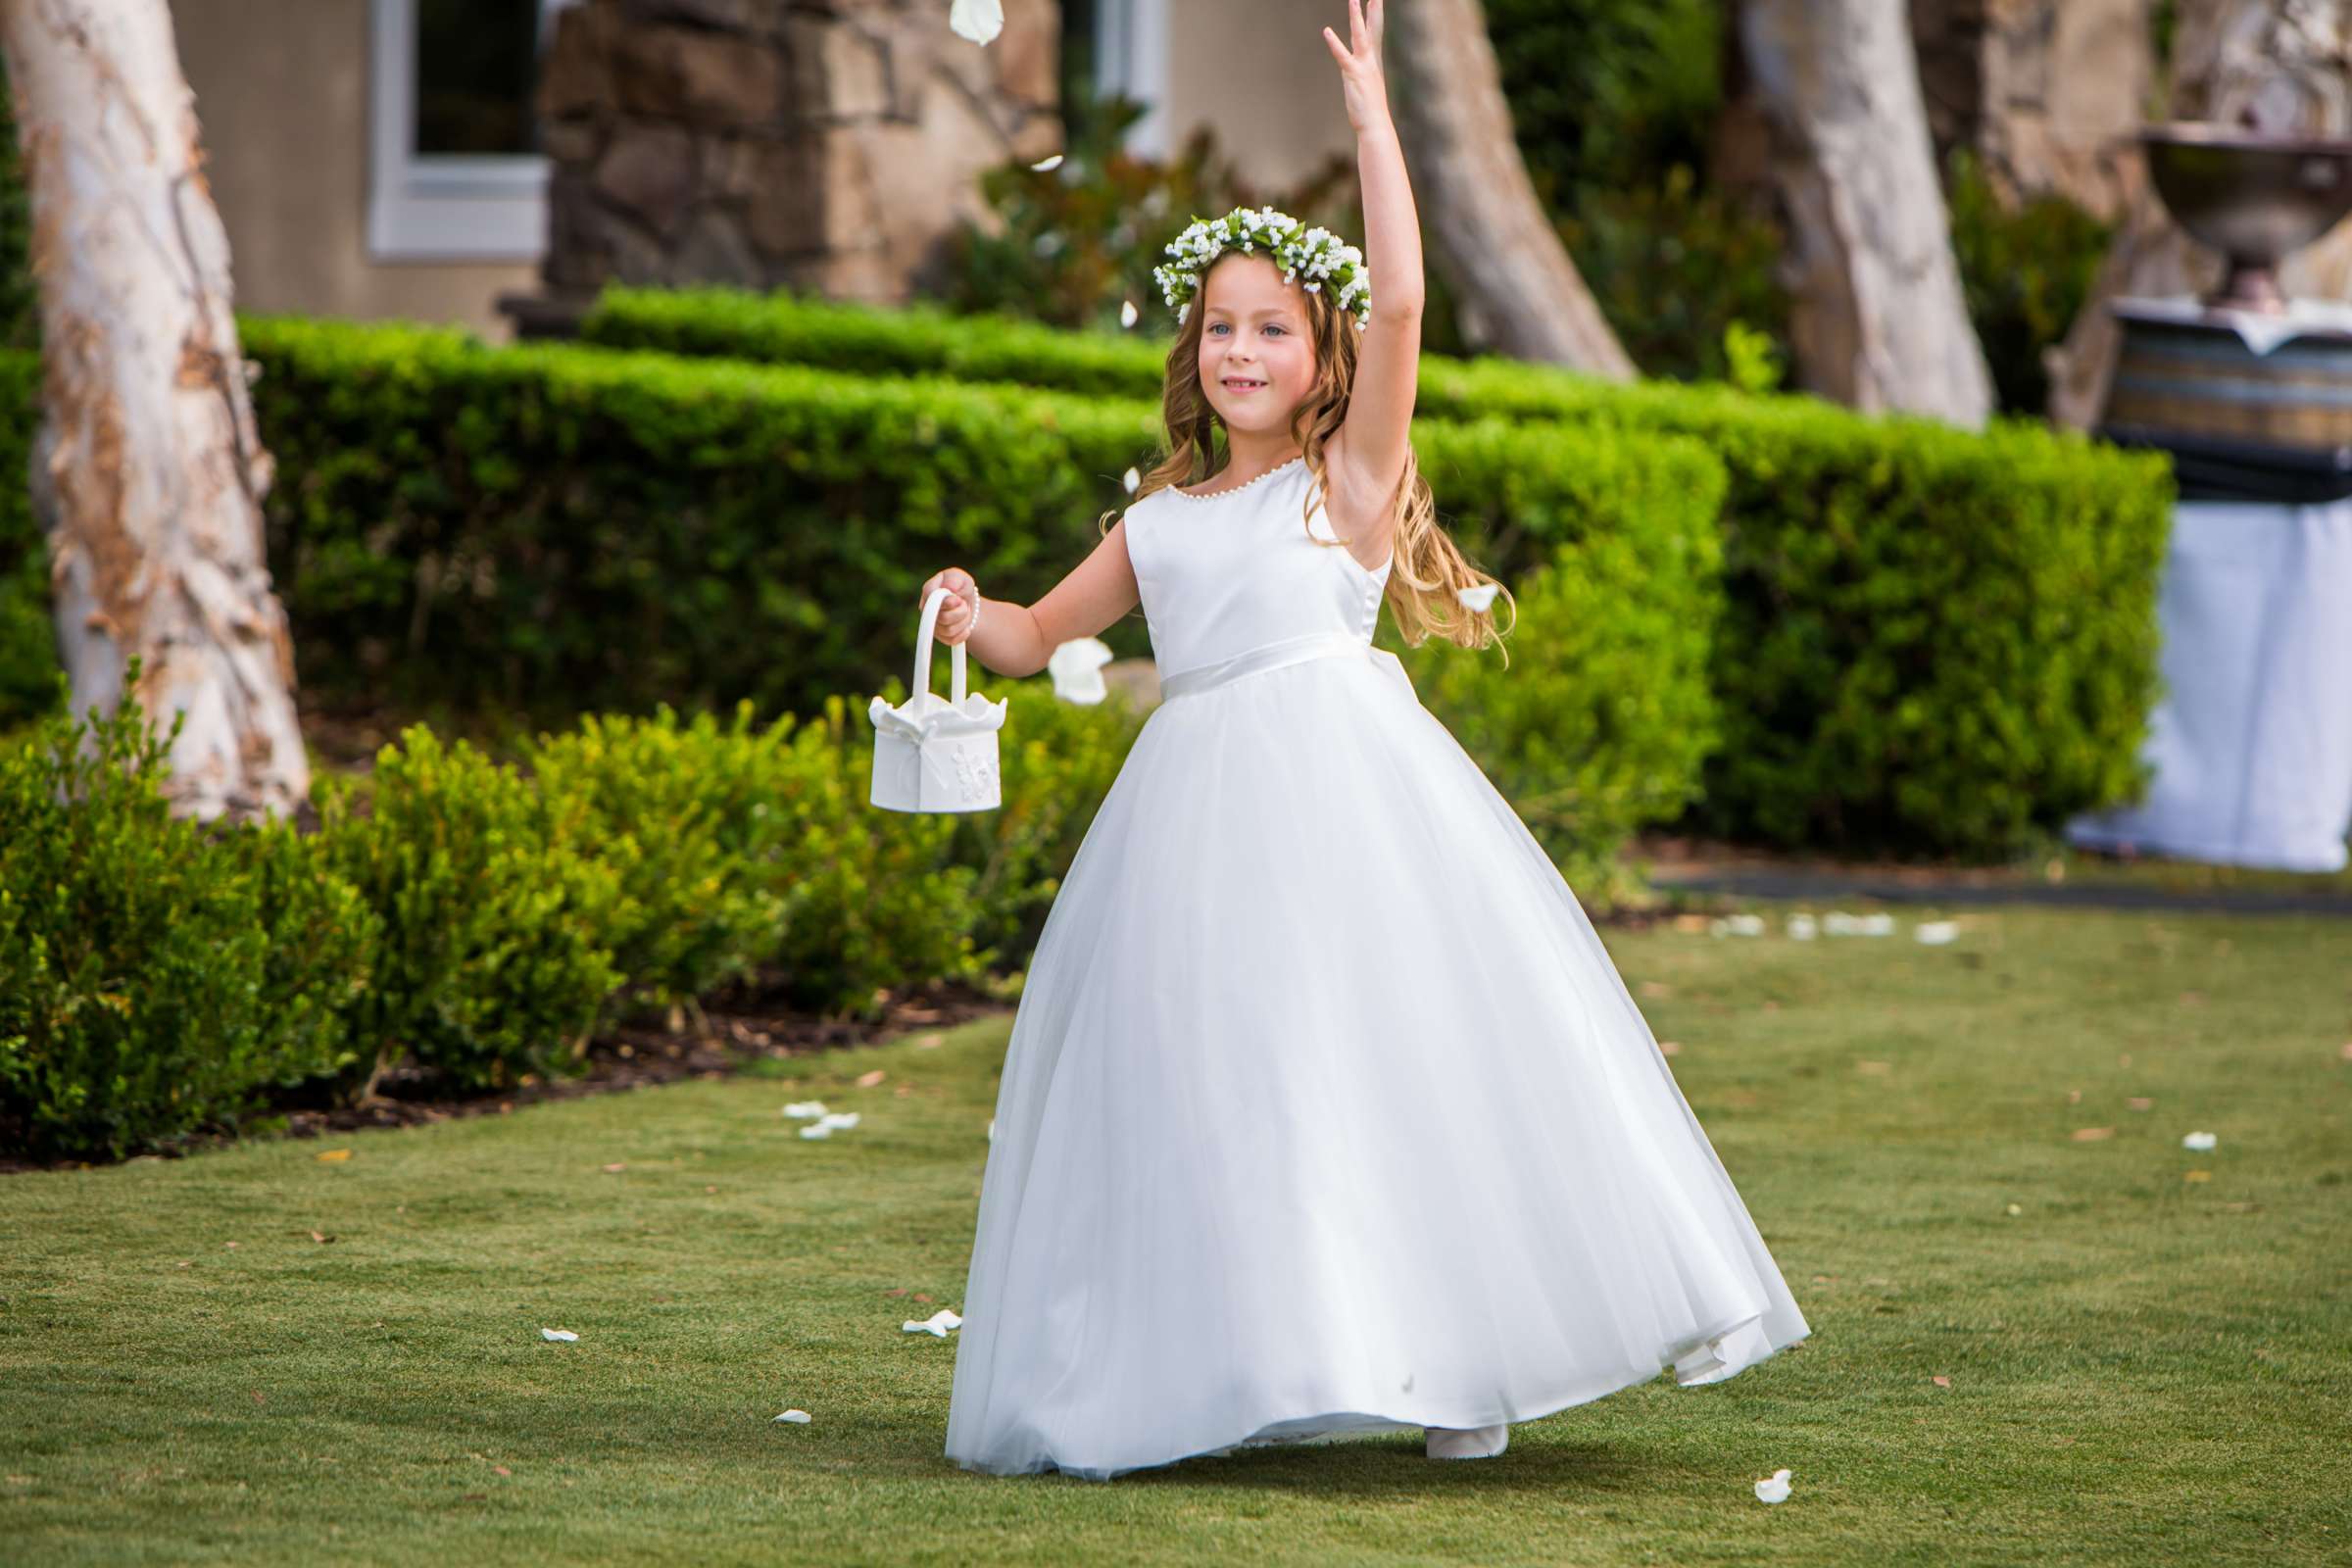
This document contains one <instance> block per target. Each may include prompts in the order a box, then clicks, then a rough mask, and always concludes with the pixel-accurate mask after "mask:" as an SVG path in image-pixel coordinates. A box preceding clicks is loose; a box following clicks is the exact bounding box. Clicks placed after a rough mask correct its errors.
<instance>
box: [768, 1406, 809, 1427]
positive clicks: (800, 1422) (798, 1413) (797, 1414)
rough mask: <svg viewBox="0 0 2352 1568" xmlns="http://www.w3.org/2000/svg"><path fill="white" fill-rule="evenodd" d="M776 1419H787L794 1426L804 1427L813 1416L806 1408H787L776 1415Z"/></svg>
mask: <svg viewBox="0 0 2352 1568" xmlns="http://www.w3.org/2000/svg"><path fill="white" fill-rule="evenodd" d="M776 1419H777V1420H778V1421H789V1422H791V1423H792V1424H793V1425H794V1426H796V1427H805V1426H807V1425H808V1424H809V1421H810V1420H811V1419H813V1418H812V1417H811V1416H810V1415H809V1412H808V1411H806V1410H787V1411H785V1412H784V1413H783V1414H782V1415H780V1416H778V1417H776Z"/></svg>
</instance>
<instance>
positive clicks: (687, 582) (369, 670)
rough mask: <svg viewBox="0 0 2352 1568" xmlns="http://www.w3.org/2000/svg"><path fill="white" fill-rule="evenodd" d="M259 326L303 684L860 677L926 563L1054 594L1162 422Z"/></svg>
mask: <svg viewBox="0 0 2352 1568" xmlns="http://www.w3.org/2000/svg"><path fill="white" fill-rule="evenodd" d="M245 343H246V347H247V349H248V351H249V352H250V353H252V354H253V355H255V356H256V357H257V358H258V359H260V360H261V361H262V362H263V364H264V366H265V370H264V373H263V375H262V377H261V380H260V383H259V384H258V385H257V386H256V388H255V396H256V400H257V406H258V409H259V414H260V417H261V421H262V428H263V431H264V434H265V436H266V438H267V440H268V442H269V444H270V448H271V449H272V451H273V452H274V453H275V454H276V456H277V459H278V465H279V473H280V478H279V481H278V483H277V485H276V486H275V488H274V490H273V492H272V495H271V498H270V509H269V510H270V565H271V570H272V573H273V575H274V576H275V578H276V580H277V582H278V584H279V587H280V589H281V591H282V592H283V593H284V595H285V597H286V600H287V606H288V613H289V614H290V615H291V616H292V619H293V622H294V627H295V640H296V646H297V665H298V667H299V668H300V670H301V672H302V679H303V682H304V685H305V686H306V687H307V688H308V689H310V690H311V691H312V692H314V693H323V694H330V695H335V694H340V695H358V696H373V697H388V698H390V699H392V700H395V701H402V702H431V701H443V702H450V703H453V704H457V705H463V706H466V707H480V706H503V707H508V708H514V709H522V710H526V711H536V712H538V713H540V714H541V715H543V716H547V717H556V716H558V715H560V716H561V717H562V718H563V719H565V720H567V719H568V718H569V716H570V715H571V714H573V713H575V712H577V711H581V710H582V709H605V710H613V711H646V710H649V709H650V708H651V707H652V706H653V705H654V704H655V703H657V702H663V701H666V702H670V703H672V704H674V705H677V706H679V707H681V708H684V709H725V708H730V707H732V706H733V704H735V703H736V702H737V701H739V700H742V699H745V698H750V699H752V700H753V701H754V702H756V703H757V704H758V706H759V707H760V710H761V711H770V712H778V711H790V712H802V713H807V712H811V711H814V710H815V709H816V707H817V706H818V705H819V704H820V703H821V702H822V701H823V699H824V698H825V697H827V696H831V695H836V694H842V693H861V692H862V691H865V690H870V685H869V684H868V683H869V682H870V681H871V680H872V679H873V678H874V676H875V674H876V672H877V671H879V670H883V669H888V668H895V667H897V666H898V664H899V663H900V662H901V661H902V660H903V659H904V658H905V656H906V651H907V649H908V648H909V647H910V646H911V645H912V641H913V633H914V620H915V617H914V615H913V613H911V612H910V611H909V610H908V609H907V606H908V605H910V604H911V602H912V598H913V587H914V585H915V584H916V583H918V582H920V581H921V580H922V578H923V577H924V576H926V575H928V574H929V573H930V572H931V571H933V570H936V569H937V568H938V567H939V566H940V565H941V564H945V563H948V562H956V563H958V564H965V565H968V566H970V567H971V568H972V570H973V571H974V573H975V574H976V575H979V576H980V577H981V578H982V579H983V580H984V581H988V582H990V583H991V584H992V588H993V590H994V591H996V592H1000V593H1005V594H1010V593H1014V592H1018V591H1020V590H1022V589H1023V588H1028V589H1031V590H1032V591H1033V592H1034V593H1043V592H1044V591H1045V589H1046V588H1047V587H1049V586H1051V584H1052V582H1053V581H1054V578H1055V577H1057V576H1058V574H1059V573H1060V571H1062V570H1065V569H1066V568H1067V567H1068V565H1069V564H1071V563H1072V562H1073V561H1074V560H1075V559H1076V557H1077V555H1078V554H1079V553H1080V552H1081V551H1082V550H1083V548H1084V547H1085V545H1086V543H1087V541H1088V540H1090V539H1091V538H1093V537H1094V535H1095V519H1096V517H1097V516H1098V515H1099V514H1100V512H1101V511H1102V510H1103V508H1105V507H1107V506H1109V505H1110V504H1111V503H1112V502H1113V500H1114V499H1115V498H1116V497H1117V496H1118V495H1119V494H1120V491H1119V486H1118V480H1117V475H1118V474H1119V473H1120V472H1121V471H1122V470H1124V469H1125V468H1126V467H1127V466H1128V465H1129V464H1131V463H1133V462H1135V461H1136V460H1137V459H1138V458H1139V457H1140V456H1142V455H1143V453H1144V452H1145V450H1146V448H1147V446H1148V444H1149V441H1150V438H1151V437H1150V429H1149V426H1148V423H1147V419H1148V415H1147V412H1146V411H1145V410H1143V409H1141V408H1139V407H1136V406H1134V405H1120V404H1103V403H1101V402H1098V401H1096V400H1090V399H1084V398H1073V397H1066V396H1056V395H1052V394H1045V393H1027V392H1013V393H1008V392H1006V391H1005V390H1003V389H979V388H972V387H965V386H959V385H956V384H953V383H947V382H939V383H930V384H923V383H909V382H906V381H901V380H869V379H863V378H859V377H856V376H848V375H837V374H831V373H827V372H824V371H819V370H812V369H806V368H782V369H767V368H756V367H750V366H738V365H728V364H721V363H715V362H711V361H696V360H678V359H671V358H667V357H663V356H657V355H650V354H648V355H613V354H607V353H601V352H597V351H593V350H586V349H581V348H577V347H572V346H567V345H553V346H527V347H520V348H511V349H494V348H490V347H486V346H484V345H482V344H480V343H478V342H476V341H473V340H471V339H469V338H467V337H466V336H465V335H464V334H462V333H459V332H455V331H446V330H438V329H425V328H414V327H403V326H349V325H339V324H328V323H322V322H298V321H289V320H271V319H255V320H251V321H248V322H247V323H246V325H245ZM1130 641H1131V643H1132V644H1133V645H1134V646H1136V647H1137V648H1138V649H1139V650H1140V647H1141V627H1140V625H1139V626H1138V627H1137V628H1136V629H1135V631H1134V633H1133V635H1132V637H1131V638H1130Z"/></svg>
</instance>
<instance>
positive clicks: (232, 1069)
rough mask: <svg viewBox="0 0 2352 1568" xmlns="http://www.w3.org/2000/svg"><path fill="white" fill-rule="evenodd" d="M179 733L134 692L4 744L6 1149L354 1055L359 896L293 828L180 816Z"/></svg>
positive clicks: (166, 1121) (361, 972)
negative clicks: (156, 726) (170, 767)
mask: <svg viewBox="0 0 2352 1568" xmlns="http://www.w3.org/2000/svg"><path fill="white" fill-rule="evenodd" d="M134 678H135V671H134ZM174 731H176V725H175V726H174ZM168 744H169V743H168V740H167V739H158V738H155V737H153V736H151V735H150V734H149V733H148V731H147V727H146V720H145V718H144V716H143V715H142V714H141V713H140V711H139V710H138V709H137V708H136V706H135V705H132V704H125V705H124V706H123V708H122V709H121V710H120V711H117V712H116V713H115V714H114V715H113V716H111V717H105V718H101V717H98V716H97V715H96V714H95V712H93V713H92V714H91V715H90V716H89V717H88V719H87V720H86V721H75V720H73V719H71V718H69V717H67V716H65V715H63V714H59V715H55V716H52V717H50V718H48V719H45V720H43V721H41V722H40V723H38V724H37V725H36V726H35V727H34V729H33V730H32V732H31V733H30V734H29V735H27V736H25V737H23V738H21V739H20V740H18V741H17V742H14V743H11V744H7V745H4V746H0V1147H5V1148H8V1149H12V1150H18V1151H23V1152H30V1153H34V1154H38V1155H42V1156H68V1157H71V1156H82V1157H99V1156H106V1157H118V1158H119V1157H121V1156H123V1155H124V1154H126V1153H129V1152H132V1151H134V1150H137V1149H141V1148H145V1147H148V1146H150V1145H153V1144H156V1143H162V1142H169V1141H171V1140H172V1139H176V1138H179V1137H182V1136H184V1135H186V1134H188V1133H190V1132H192V1131H195V1130H197V1129H200V1128H204V1127H208V1126H212V1125H215V1124H221V1123H226V1124H230V1125H234V1124H235V1123H236V1122H238V1121H239V1120H240V1118H242V1117H244V1116H246V1115H248V1114H250V1113H251V1112H252V1111H254V1110H255V1109H257V1108H259V1107H260V1106H262V1105H263V1104H264V1103H266V1101H267V1099H268V1097H269V1095H270V1092H271V1091H273V1090H275V1089H279V1088H285V1087H290V1086H292V1085H295V1084H298V1083H301V1082H303V1081H305V1080H308V1079H311V1078H315V1077H319V1076H322V1075H327V1074H331V1073H334V1072H336V1071H338V1070H340V1069H341V1068H342V1067H343V1066H344V1065H345V1064H346V1063H347V1061H348V1059H349V1055H350V1051H349V1048H348V1045H347V1043H346V1041H345V1038H344V1035H343V1031H342V1025H341V1019H340V1016H339V1014H340V1011H341V1009H342V1008H343V1007H344V1006H345V1005H347V1004H348V1003H349V1001H350V1000H351V998H352V997H353V996H354V995H355V994H356V990H357V988H358V986H359V985H360V984H361V983H362V981H363V980H364V978H365V976H366V975H367V973H368V966H369V956H370V953H371V950H372V946H373V939H374V923H373V920H372V918H371V916H370V915H369V913H368V909H367V908H366V907H365V906H364V905H362V903H361V902H360V901H359V899H358V898H357V897H356V896H354V895H353V893H352V890H351V889H350V888H348V887H346V886H344V885H343V884H342V883H340V882H338V881H336V880H335V879H334V878H333V877H331V876H327V875H323V874H321V871H320V867H319V862H318V859H317V857H316V856H315V854H314V853H313V851H312V849H311V847H310V846H309V845H308V844H306V843H305V842H304V841H303V840H301V839H299V838H297V837H296V836H295V835H294V834H293V832H292V831H291V830H290V829H287V828H285V827H282V826H263V827H246V828H236V829H231V830H228V831H227V832H226V833H225V834H222V835H216V834H214V833H212V832H210V831H208V830H206V829H205V828H203V827H200V826H198V825H196V824H194V823H191V822H184V821H179V820H175V819H174V818H173V817H172V815H171V814H170V811H169V809H168V806H167V803H166V801H165V799H164V797H163V795H162V793H161V788H160V786H161V784H162V782H163V780H164V778H165V776H166V761H165V758H166V754H167V747H168Z"/></svg>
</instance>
